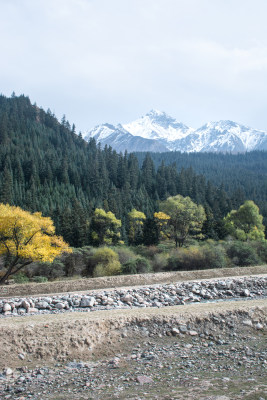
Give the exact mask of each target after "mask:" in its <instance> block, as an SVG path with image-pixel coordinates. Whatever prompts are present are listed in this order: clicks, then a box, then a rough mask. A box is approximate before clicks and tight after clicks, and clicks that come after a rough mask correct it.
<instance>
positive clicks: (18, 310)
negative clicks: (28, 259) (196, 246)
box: [0, 276, 267, 334]
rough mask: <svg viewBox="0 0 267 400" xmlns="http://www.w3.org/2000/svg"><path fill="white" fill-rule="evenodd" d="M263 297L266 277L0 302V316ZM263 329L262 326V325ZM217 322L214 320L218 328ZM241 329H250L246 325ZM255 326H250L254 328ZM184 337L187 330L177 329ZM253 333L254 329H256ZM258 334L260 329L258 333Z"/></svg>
mask: <svg viewBox="0 0 267 400" xmlns="http://www.w3.org/2000/svg"><path fill="white" fill-rule="evenodd" d="M259 294H260V296H261V297H266V296H267V277H258V276H255V277H242V278H240V277H239V278H224V279H222V278H220V279H213V280H202V281H198V282H194V281H192V282H191V281H189V282H179V283H173V284H156V285H149V286H145V287H137V288H130V289H109V290H103V291H98V292H97V293H95V292H89V293H86V294H84V295H82V294H73V293H68V294H63V295H54V296H51V297H49V296H44V297H40V296H39V297H27V298H14V299H2V300H1V299H0V316H5V317H8V316H22V315H24V314H25V313H27V314H35V313H41V314H44V313H56V312H67V311H76V310H80V311H87V309H88V311H97V310H104V309H118V308H132V307H140V308H141V307H157V308H160V307H168V306H174V305H184V304H189V303H198V302H207V301H217V300H220V301H225V300H232V299H233V300H235V299H238V298H247V299H248V300H249V299H250V298H255V297H257V296H259ZM257 322H260V323H261V324H262V325H263V328H264V327H265V324H266V323H262V321H257ZM219 323H220V320H219V319H218V324H219ZM243 324H244V325H247V326H251V325H250V323H248V322H246V323H244V322H243ZM255 324H256V322H253V326H255ZM179 329H180V332H181V333H183V334H185V333H187V330H190V329H187V327H184V328H183V327H182V328H179ZM256 329H257V328H256ZM259 330H260V329H259Z"/></svg>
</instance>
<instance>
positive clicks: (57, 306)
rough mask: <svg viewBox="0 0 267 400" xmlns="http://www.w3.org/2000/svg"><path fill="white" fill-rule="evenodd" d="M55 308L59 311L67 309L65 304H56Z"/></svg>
mask: <svg viewBox="0 0 267 400" xmlns="http://www.w3.org/2000/svg"><path fill="white" fill-rule="evenodd" d="M54 307H55V308H57V309H58V310H63V309H64V308H65V304H64V303H61V302H59V303H56V304H55V306H54Z"/></svg>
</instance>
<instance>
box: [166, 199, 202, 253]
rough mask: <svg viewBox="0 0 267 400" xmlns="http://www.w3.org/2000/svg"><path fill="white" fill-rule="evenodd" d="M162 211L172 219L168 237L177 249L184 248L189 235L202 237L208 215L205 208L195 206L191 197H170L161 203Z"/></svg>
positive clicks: (169, 222)
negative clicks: (201, 233)
mask: <svg viewBox="0 0 267 400" xmlns="http://www.w3.org/2000/svg"><path fill="white" fill-rule="evenodd" d="M160 210H161V211H163V212H164V213H165V214H166V215H168V216H169V217H170V219H169V220H168V228H169V229H168V231H167V232H166V235H167V236H168V238H170V239H173V240H174V241H175V245H176V247H177V246H178V245H179V247H182V246H183V245H184V242H185V240H186V238H187V237H188V236H189V235H191V236H195V237H196V236H198V237H200V235H199V234H200V232H201V228H202V225H203V222H204V221H205V219H206V215H205V211H204V208H203V207H202V206H201V205H197V204H195V203H194V202H193V201H192V200H191V199H190V197H183V196H181V195H177V196H173V197H168V199H167V200H165V201H163V202H162V203H160Z"/></svg>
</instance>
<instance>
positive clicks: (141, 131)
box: [123, 110, 193, 142]
mask: <svg viewBox="0 0 267 400" xmlns="http://www.w3.org/2000/svg"><path fill="white" fill-rule="evenodd" d="M123 127H124V128H125V129H126V130H127V131H128V132H130V133H131V134H132V135H134V136H141V137H143V138H146V139H156V140H166V141H168V142H172V141H174V140H177V139H180V138H182V137H184V136H185V135H187V134H188V133H189V132H190V131H193V129H192V128H189V127H188V126H186V125H184V124H183V123H181V122H177V121H176V120H175V119H174V118H172V117H171V116H169V115H168V114H166V113H164V112H161V111H157V110H151V111H150V112H149V113H148V114H146V115H145V116H144V117H141V118H139V119H137V120H136V121H134V122H131V123H129V124H125V125H123Z"/></svg>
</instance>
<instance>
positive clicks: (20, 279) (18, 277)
mask: <svg viewBox="0 0 267 400" xmlns="http://www.w3.org/2000/svg"><path fill="white" fill-rule="evenodd" d="M13 279H14V282H15V283H28V282H29V278H28V277H27V276H26V275H25V274H24V273H23V272H19V273H18V274H15V275H14V277H13Z"/></svg>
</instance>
